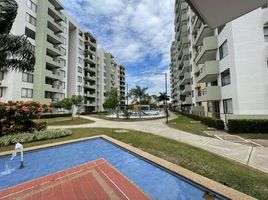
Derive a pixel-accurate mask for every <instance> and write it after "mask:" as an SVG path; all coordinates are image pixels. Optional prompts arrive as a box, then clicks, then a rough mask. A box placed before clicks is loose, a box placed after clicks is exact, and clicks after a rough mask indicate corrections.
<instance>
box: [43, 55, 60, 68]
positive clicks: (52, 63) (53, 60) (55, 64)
mask: <svg viewBox="0 0 268 200" xmlns="http://www.w3.org/2000/svg"><path fill="white" fill-rule="evenodd" d="M46 63H47V64H48V65H49V66H51V67H55V68H62V67H64V65H63V63H62V62H61V60H60V59H58V58H52V57H50V56H46Z"/></svg>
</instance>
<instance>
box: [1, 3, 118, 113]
mask: <svg viewBox="0 0 268 200" xmlns="http://www.w3.org/2000/svg"><path fill="white" fill-rule="evenodd" d="M17 3H18V5H19V9H18V15H17V18H16V20H15V22H14V25H13V27H12V30H11V33H12V34H15V35H23V34H25V35H26V36H27V37H28V39H29V41H30V42H31V43H32V44H33V48H34V50H35V56H36V65H35V69H34V72H33V73H22V72H16V71H5V72H0V79H1V82H0V83H1V84H0V101H9V100H20V101H25V100H36V101H39V102H41V103H45V104H50V103H51V102H57V101H60V100H62V99H63V98H66V97H71V96H72V95H82V96H83V97H84V103H83V108H82V109H83V110H84V111H86V112H93V111H97V110H98V100H99V101H103V100H102V99H98V98H103V94H101V95H100V96H98V91H99V90H98V82H102V79H103V77H99V78H100V79H98V72H99V71H98V68H97V40H96V38H95V37H94V36H93V35H92V34H91V33H90V32H88V31H87V30H84V29H83V28H82V27H81V26H80V25H79V23H77V22H76V20H75V19H73V18H72V17H71V16H69V15H68V14H67V13H66V12H65V11H64V7H63V5H61V3H60V2H59V1H58V0H42V1H38V0H25V1H17ZM114 76H115V74H114ZM119 85H120V84H119ZM100 92H103V91H100Z"/></svg>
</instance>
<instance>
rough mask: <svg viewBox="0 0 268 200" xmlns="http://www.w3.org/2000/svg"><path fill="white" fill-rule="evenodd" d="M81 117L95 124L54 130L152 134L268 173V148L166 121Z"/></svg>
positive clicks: (173, 116)
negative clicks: (196, 132) (202, 133)
mask: <svg viewBox="0 0 268 200" xmlns="http://www.w3.org/2000/svg"><path fill="white" fill-rule="evenodd" d="M81 117H83V118H85V119H90V120H93V121H95V123H91V124H83V125H74V126H58V127H55V126H53V128H93V127H95V128H115V129H132V130H137V131H142V132H147V133H152V134H155V135H160V136H164V137H168V138H172V139H175V140H177V141H180V142H183V143H187V144H190V145H193V146H196V147H199V148H202V149H205V150H207V151H210V152H213V153H216V154H218V155H221V156H224V157H226V158H229V159H232V160H236V161H238V162H240V163H243V164H245V165H248V166H250V167H253V168H256V169H258V170H261V171H263V172H266V173H268V147H258V146H249V145H245V144H239V143H233V142H231V141H226V140H219V139H216V138H210V137H204V136H199V135H194V134H191V133H187V132H184V131H180V130H177V129H173V128H170V127H168V126H167V125H166V124H165V119H159V120H150V121H139V122H115V121H108V120H103V119H97V118H93V117H89V116H81ZM175 117H176V116H175V115H174V114H172V113H171V114H170V118H171V119H174V118H175Z"/></svg>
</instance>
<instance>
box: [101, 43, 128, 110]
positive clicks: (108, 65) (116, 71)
mask: <svg viewBox="0 0 268 200" xmlns="http://www.w3.org/2000/svg"><path fill="white" fill-rule="evenodd" d="M97 57H98V99H99V101H98V110H99V111H100V112H102V111H104V108H103V103H104V101H105V93H106V92H108V91H110V90H111V89H112V88H117V90H118V94H119V95H120V96H121V105H122V106H124V105H125V68H124V66H123V65H120V64H118V63H117V61H116V60H115V58H114V56H113V55H112V54H111V53H109V52H107V51H106V50H105V49H103V48H98V49H97Z"/></svg>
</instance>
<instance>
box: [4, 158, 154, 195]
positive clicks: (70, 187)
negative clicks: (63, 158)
mask: <svg viewBox="0 0 268 200" xmlns="http://www.w3.org/2000/svg"><path fill="white" fill-rule="evenodd" d="M6 199H9V200H12V199H22V200H26V199H27V200H28V199H29V200H42V199H43V200H62V199H64V200H80V199H83V200H84V199H85V200H91V199H92V200H106V199H107V200H108V199H119V200H125V199H130V200H131V199H139V200H143V199H149V197H148V196H147V195H146V194H145V193H143V192H142V191H141V190H140V189H139V188H138V187H137V186H136V185H134V184H133V183H131V181H129V180H128V179H127V178H126V177H124V176H123V175H122V174H121V173H120V172H119V171H118V170H116V169H115V168H113V166H112V165H110V164H109V163H108V162H107V161H105V160H104V159H98V160H96V161H93V162H90V163H86V164H83V165H79V166H76V167H73V168H71V169H67V170H64V171H60V172H57V173H54V174H50V175H48V176H44V177H41V178H38V179H35V180H32V181H28V182H26V183H23V184H19V185H16V186H13V187H11V188H7V189H4V190H0V200H6Z"/></svg>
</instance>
